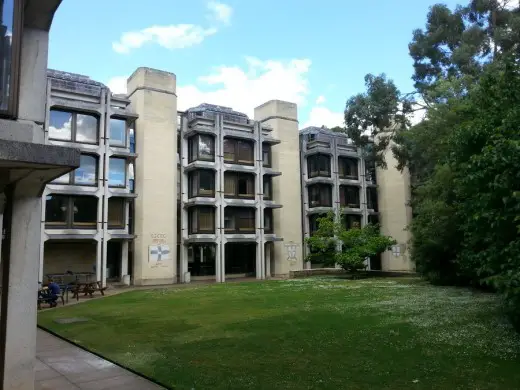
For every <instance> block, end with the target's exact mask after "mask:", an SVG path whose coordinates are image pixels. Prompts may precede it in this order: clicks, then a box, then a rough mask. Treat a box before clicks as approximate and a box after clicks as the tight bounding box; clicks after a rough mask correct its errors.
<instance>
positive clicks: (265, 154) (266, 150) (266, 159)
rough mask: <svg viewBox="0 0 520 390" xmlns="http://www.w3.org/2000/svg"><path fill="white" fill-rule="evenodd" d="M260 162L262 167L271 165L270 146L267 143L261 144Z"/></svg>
mask: <svg viewBox="0 0 520 390" xmlns="http://www.w3.org/2000/svg"><path fill="white" fill-rule="evenodd" d="M262 164H263V165H264V167H269V166H271V147H270V146H269V145H262Z"/></svg>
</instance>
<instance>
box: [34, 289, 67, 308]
mask: <svg viewBox="0 0 520 390" xmlns="http://www.w3.org/2000/svg"><path fill="white" fill-rule="evenodd" d="M57 298H58V300H60V299H61V303H62V304H63V306H65V299H64V294H63V290H62V291H61V294H59V295H58V296H57ZM52 300H53V298H52V296H51V294H50V292H49V289H48V288H47V287H42V288H40V289H38V310H39V309H41V308H42V303H48V304H50V303H51V302H52ZM68 300H69V299H68V296H67V302H68Z"/></svg>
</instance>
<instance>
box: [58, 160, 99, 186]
mask: <svg viewBox="0 0 520 390" xmlns="http://www.w3.org/2000/svg"><path fill="white" fill-rule="evenodd" d="M97 181H98V159H97V157H96V156H92V155H90V154H82V155H81V158H80V165H79V168H76V169H75V170H74V171H72V172H69V173H67V174H65V175H63V176H61V177H59V178H57V179H56V180H54V181H53V182H52V184H75V185H80V186H97Z"/></svg>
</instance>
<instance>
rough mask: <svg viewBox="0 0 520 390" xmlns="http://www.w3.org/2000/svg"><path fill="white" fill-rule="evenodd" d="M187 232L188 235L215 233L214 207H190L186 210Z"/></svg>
mask: <svg viewBox="0 0 520 390" xmlns="http://www.w3.org/2000/svg"><path fill="white" fill-rule="evenodd" d="M188 231H189V233H190V234H212V233H215V207H213V206H195V207H190V208H189V210H188Z"/></svg>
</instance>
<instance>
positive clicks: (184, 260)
mask: <svg viewBox="0 0 520 390" xmlns="http://www.w3.org/2000/svg"><path fill="white" fill-rule="evenodd" d="M179 261H180V264H179V265H180V267H179V272H180V273H181V275H180V276H181V283H186V272H188V246H187V245H181V258H180V259H179Z"/></svg>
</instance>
